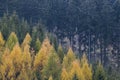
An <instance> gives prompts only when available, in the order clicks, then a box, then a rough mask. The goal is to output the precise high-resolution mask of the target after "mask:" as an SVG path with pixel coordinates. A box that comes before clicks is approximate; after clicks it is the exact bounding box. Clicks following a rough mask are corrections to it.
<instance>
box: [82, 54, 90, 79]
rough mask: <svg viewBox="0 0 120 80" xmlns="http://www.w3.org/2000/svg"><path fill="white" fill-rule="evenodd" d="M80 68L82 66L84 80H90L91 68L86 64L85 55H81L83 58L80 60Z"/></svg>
mask: <svg viewBox="0 0 120 80" xmlns="http://www.w3.org/2000/svg"><path fill="white" fill-rule="evenodd" d="M81 66H82V70H83V75H84V77H85V80H92V68H91V66H90V65H89V63H88V60H87V57H86V55H85V54H83V57H82V59H81Z"/></svg>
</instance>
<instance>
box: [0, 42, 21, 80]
mask: <svg viewBox="0 0 120 80" xmlns="http://www.w3.org/2000/svg"><path fill="white" fill-rule="evenodd" d="M21 57H22V53H21V49H20V47H19V44H18V43H17V44H16V45H15V46H14V47H13V50H12V51H11V52H10V51H9V49H6V50H5V52H4V54H3V56H2V65H1V66H0V67H1V68H0V72H1V73H2V80H16V79H17V77H18V76H19V74H20V72H21V69H22V67H21V65H22V58H21Z"/></svg>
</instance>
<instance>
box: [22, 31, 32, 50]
mask: <svg viewBox="0 0 120 80" xmlns="http://www.w3.org/2000/svg"><path fill="white" fill-rule="evenodd" d="M31 40H32V38H31V36H30V34H29V33H27V34H26V36H25V38H24V40H23V43H22V48H23V49H24V47H25V45H29V44H30V42H31Z"/></svg>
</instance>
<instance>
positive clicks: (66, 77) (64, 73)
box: [60, 68, 71, 80]
mask: <svg viewBox="0 0 120 80" xmlns="http://www.w3.org/2000/svg"><path fill="white" fill-rule="evenodd" d="M60 80H71V79H70V76H69V74H68V72H67V71H66V69H65V68H63V69H62V72H61V79H60Z"/></svg>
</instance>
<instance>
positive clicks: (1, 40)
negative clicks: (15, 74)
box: [0, 32, 5, 62]
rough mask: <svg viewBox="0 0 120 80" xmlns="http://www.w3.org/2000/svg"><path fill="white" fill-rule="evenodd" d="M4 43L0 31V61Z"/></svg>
mask: <svg viewBox="0 0 120 80" xmlns="http://www.w3.org/2000/svg"><path fill="white" fill-rule="evenodd" d="M4 44H5V40H4V38H3V36H2V33H1V32H0V62H1V58H2V55H3V52H4Z"/></svg>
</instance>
